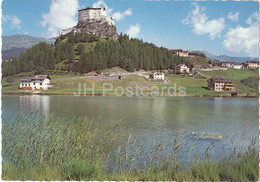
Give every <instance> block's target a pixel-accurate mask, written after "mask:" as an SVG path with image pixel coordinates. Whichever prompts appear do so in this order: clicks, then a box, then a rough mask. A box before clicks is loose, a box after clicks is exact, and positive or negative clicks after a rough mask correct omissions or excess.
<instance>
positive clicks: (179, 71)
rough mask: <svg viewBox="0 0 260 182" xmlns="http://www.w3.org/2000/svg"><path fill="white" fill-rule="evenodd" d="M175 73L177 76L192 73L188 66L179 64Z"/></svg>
mask: <svg viewBox="0 0 260 182" xmlns="http://www.w3.org/2000/svg"><path fill="white" fill-rule="evenodd" d="M175 73H177V74H183V73H190V68H189V67H188V66H187V65H186V64H178V65H177V66H176V67H175Z"/></svg>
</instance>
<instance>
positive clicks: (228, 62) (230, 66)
mask: <svg viewBox="0 0 260 182" xmlns="http://www.w3.org/2000/svg"><path fill="white" fill-rule="evenodd" d="M232 64H233V62H230V61H224V62H221V66H222V67H227V68H232Z"/></svg>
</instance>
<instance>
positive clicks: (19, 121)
mask: <svg viewBox="0 0 260 182" xmlns="http://www.w3.org/2000/svg"><path fill="white" fill-rule="evenodd" d="M2 123H3V124H2V125H3V126H2V127H3V129H2V159H3V161H2V179H3V180H38V181H41V180H47V181H50V180H59V181H64V180H77V181H80V180H86V181H88V180H89V181H93V180H98V181H103V180H115V181H119V180H120V181H126V180H127V181H148V180H149V181H173V180H176V181H256V180H257V179H258V162H259V161H258V153H257V151H256V147H257V144H256V143H255V140H251V141H252V143H251V145H250V146H249V147H248V150H247V151H246V152H242V151H240V150H236V149H235V148H234V151H236V152H233V153H232V154H230V156H229V157H227V158H223V159H219V160H218V162H216V161H215V162H214V161H212V160H211V159H210V158H209V156H210V150H209V149H207V150H206V151H207V152H205V157H204V159H200V160H198V158H197V157H196V156H194V162H193V163H192V164H191V165H189V166H188V167H184V166H183V164H182V163H181V161H180V160H179V158H178V153H179V152H180V151H181V150H180V148H181V147H183V146H185V142H182V137H183V136H181V134H179V135H178V136H176V137H174V138H173V139H172V142H169V143H163V142H162V143H159V144H158V145H152V146H151V153H150V154H148V155H147V156H143V155H142V154H143V150H144V146H143V145H142V144H140V143H138V144H137V143H135V142H133V141H132V140H131V139H130V138H129V136H128V134H127V133H126V132H125V131H126V129H125V128H124V127H126V126H124V123H123V122H113V123H110V122H107V123H108V124H107V125H106V126H104V127H102V129H101V128H100V127H96V126H95V122H94V121H91V120H88V119H87V118H82V117H79V118H76V117H73V116H71V117H70V118H66V119H65V118H63V117H61V116H58V115H52V116H49V117H47V118H44V117H41V118H39V117H37V116H36V115H35V114H30V115H27V116H24V115H21V116H13V117H12V118H9V119H4V120H3V121H2ZM123 131H124V132H123ZM122 144H123V145H122ZM123 146H126V147H123ZM130 146H131V147H130ZM166 146H167V147H170V151H171V152H169V153H168V154H167V155H165V153H163V152H162V148H164V147H166ZM186 147H187V146H186ZM209 147H210V146H209ZM149 151H150V150H149ZM187 151H188V150H187ZM159 156H161V157H159ZM162 156H164V157H162ZM111 166H113V168H112V169H111Z"/></svg>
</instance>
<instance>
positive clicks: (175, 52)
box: [170, 49, 189, 57]
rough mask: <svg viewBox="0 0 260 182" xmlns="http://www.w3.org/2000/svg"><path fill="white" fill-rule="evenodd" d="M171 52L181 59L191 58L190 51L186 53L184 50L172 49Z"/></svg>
mask: <svg viewBox="0 0 260 182" xmlns="http://www.w3.org/2000/svg"><path fill="white" fill-rule="evenodd" d="M170 51H171V52H172V53H173V54H174V55H178V56H180V57H188V56H189V51H185V50H182V49H170Z"/></svg>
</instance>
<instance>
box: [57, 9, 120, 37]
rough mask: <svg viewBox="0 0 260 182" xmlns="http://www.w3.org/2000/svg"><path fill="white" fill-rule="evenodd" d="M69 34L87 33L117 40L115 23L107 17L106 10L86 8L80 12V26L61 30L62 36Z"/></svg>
mask: <svg viewBox="0 0 260 182" xmlns="http://www.w3.org/2000/svg"><path fill="white" fill-rule="evenodd" d="M69 33H74V34H75V33H87V34H91V35H97V36H102V37H109V38H113V39H117V37H118V35H117V32H116V27H115V22H114V20H113V19H112V18H111V17H108V16H106V10H105V8H89V7H88V8H85V9H81V10H79V11H78V24H77V25H76V26H75V27H72V28H69V29H66V30H61V31H60V35H67V34H69Z"/></svg>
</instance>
